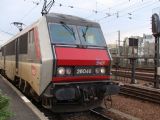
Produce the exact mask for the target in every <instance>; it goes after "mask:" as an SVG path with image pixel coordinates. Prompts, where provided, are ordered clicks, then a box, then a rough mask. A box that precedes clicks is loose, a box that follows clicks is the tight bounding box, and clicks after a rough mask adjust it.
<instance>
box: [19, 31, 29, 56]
mask: <svg viewBox="0 0 160 120" xmlns="http://www.w3.org/2000/svg"><path fill="white" fill-rule="evenodd" d="M27 50H28V33H26V34H24V35H22V36H21V37H20V38H19V54H27Z"/></svg>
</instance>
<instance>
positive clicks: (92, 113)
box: [6, 78, 113, 120]
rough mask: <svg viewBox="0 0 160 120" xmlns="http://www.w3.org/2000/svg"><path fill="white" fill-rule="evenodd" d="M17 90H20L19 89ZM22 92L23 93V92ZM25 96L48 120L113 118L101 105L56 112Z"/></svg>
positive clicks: (105, 119) (99, 119) (104, 119)
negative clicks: (69, 111)
mask: <svg viewBox="0 0 160 120" xmlns="http://www.w3.org/2000/svg"><path fill="white" fill-rule="evenodd" d="M6 80H8V81H9V82H10V83H11V84H12V82H11V81H10V80H9V79H7V78H6ZM12 85H14V84H12ZM14 86H15V85H14ZM15 87H16V86H15ZM16 88H17V87H16ZM17 89H18V88H17ZM18 90H19V91H21V90H20V89H18ZM21 92H22V91H21ZM22 93H23V92H22ZM23 94H24V95H25V93H23ZM26 97H27V96H26ZM27 98H28V99H29V100H30V101H31V102H32V104H34V105H35V106H36V107H37V108H38V109H39V110H40V111H41V113H42V114H44V116H45V117H46V118H47V119H48V120H113V119H111V118H109V117H108V116H107V110H106V109H105V108H102V107H99V108H96V109H90V110H89V111H85V112H75V113H63V114H60V113H59V114H57V113H53V112H52V111H51V110H48V109H45V108H44V107H42V106H41V104H40V103H38V102H36V101H34V100H33V99H30V98H29V97H27Z"/></svg>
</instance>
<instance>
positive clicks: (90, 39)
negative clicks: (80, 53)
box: [78, 26, 106, 47]
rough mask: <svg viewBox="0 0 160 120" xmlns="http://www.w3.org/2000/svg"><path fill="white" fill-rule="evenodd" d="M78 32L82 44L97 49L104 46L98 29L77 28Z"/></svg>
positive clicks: (103, 40)
mask: <svg viewBox="0 0 160 120" xmlns="http://www.w3.org/2000/svg"><path fill="white" fill-rule="evenodd" d="M78 31H79V33H80V39H81V41H82V44H84V45H90V46H98V47H100V46H103V47H105V46H106V43H105V39H104V37H103V34H102V31H101V29H100V28H96V27H89V26H79V27H78Z"/></svg>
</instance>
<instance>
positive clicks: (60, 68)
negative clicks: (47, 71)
mask: <svg viewBox="0 0 160 120" xmlns="http://www.w3.org/2000/svg"><path fill="white" fill-rule="evenodd" d="M57 74H58V75H65V69H64V68H63V67H59V68H58V69H57Z"/></svg>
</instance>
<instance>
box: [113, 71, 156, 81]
mask: <svg viewBox="0 0 160 120" xmlns="http://www.w3.org/2000/svg"><path fill="white" fill-rule="evenodd" d="M112 73H113V75H115V76H119V77H125V78H131V74H132V72H131V70H127V69H126V70H124V69H119V70H115V69H112ZM135 79H138V80H143V81H148V82H154V81H155V80H154V72H153V71H152V72H151V71H146V72H144V71H143V72H142V71H136V72H135Z"/></svg>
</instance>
